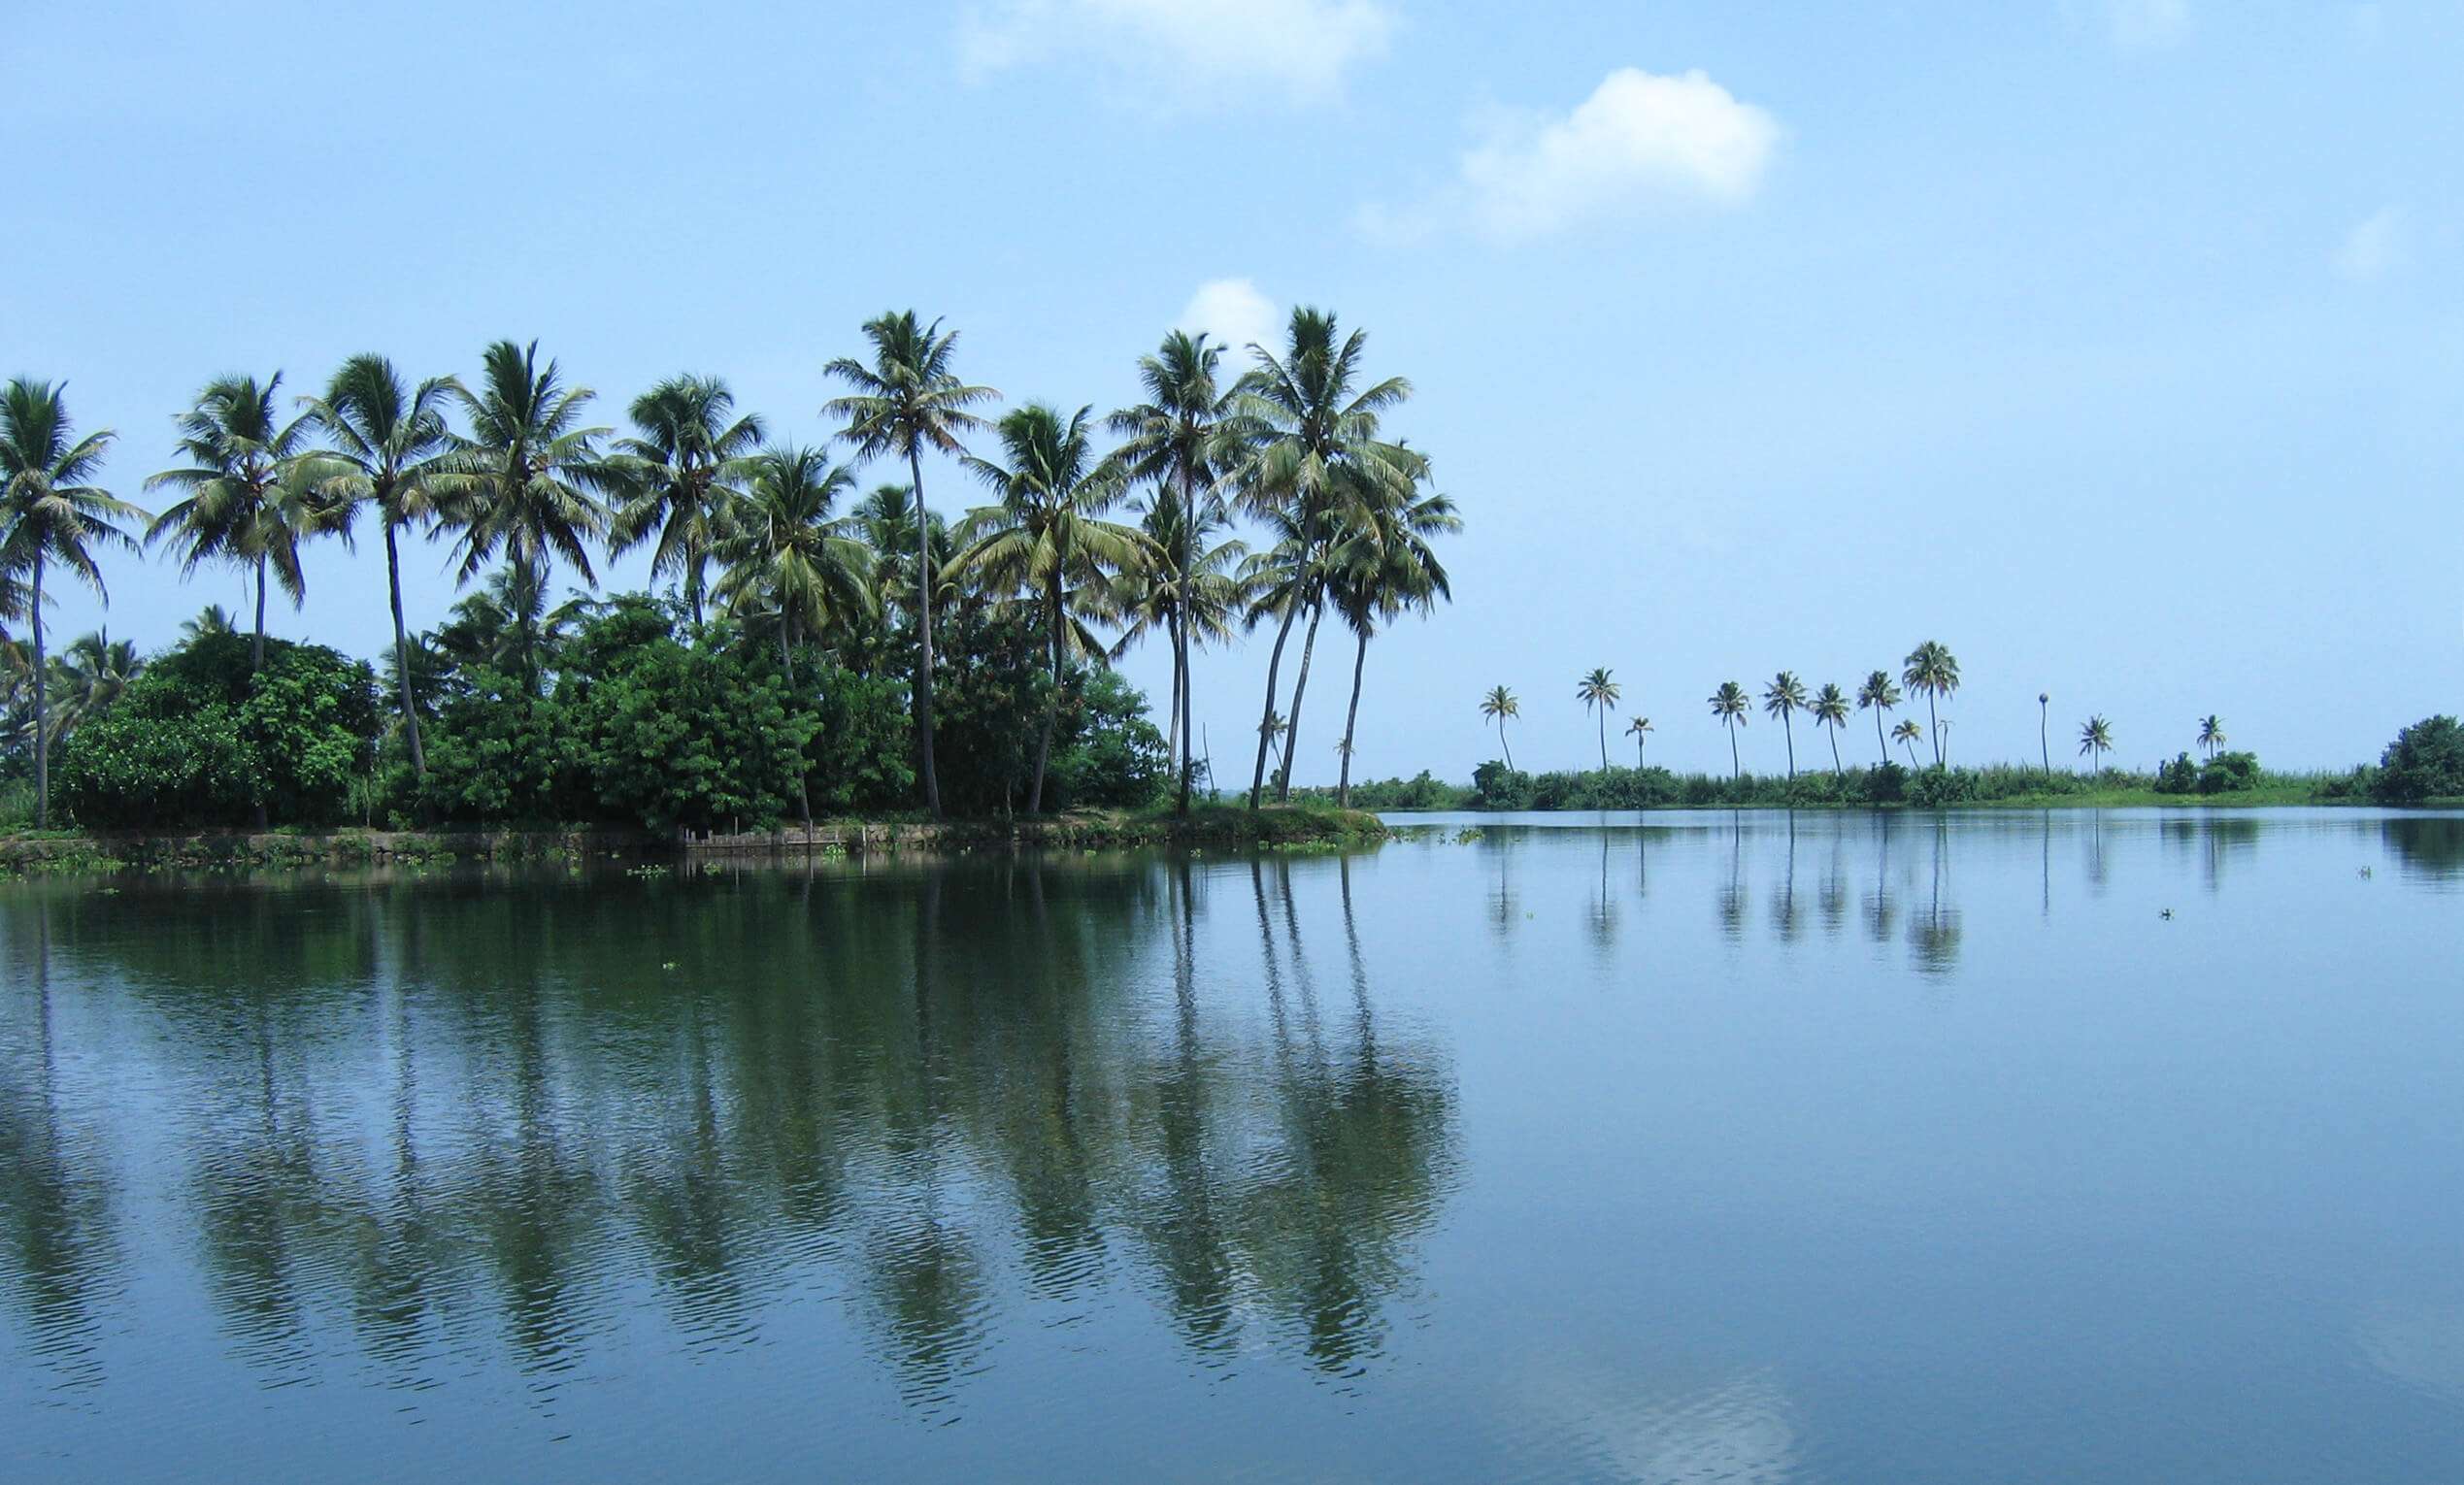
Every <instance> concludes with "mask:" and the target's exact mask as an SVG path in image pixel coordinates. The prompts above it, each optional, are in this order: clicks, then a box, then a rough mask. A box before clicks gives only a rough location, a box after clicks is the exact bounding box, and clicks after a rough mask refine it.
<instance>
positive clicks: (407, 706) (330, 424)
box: [301, 355, 461, 779]
mask: <svg viewBox="0 0 2464 1485" xmlns="http://www.w3.org/2000/svg"><path fill="white" fill-rule="evenodd" d="M460 390H461V384H460V383H459V382H457V381H455V380H453V379H452V378H450V377H430V378H429V379H427V380H424V381H422V382H420V383H419V384H418V385H417V386H416V387H406V386H405V385H404V384H403V380H402V375H401V373H399V372H397V371H395V370H394V366H393V363H392V362H391V361H388V360H386V359H385V358H384V357H383V356H380V355H357V356H352V357H351V358H350V360H348V361H345V362H344V363H343V364H342V369H341V370H340V371H337V372H335V373H334V376H333V380H331V381H329V382H327V383H326V386H325V395H324V396H322V397H306V398H302V399H301V401H302V403H303V404H304V405H305V406H306V407H307V409H308V417H309V421H310V422H311V423H312V424H313V425H314V426H315V427H316V430H317V431H318V432H319V433H321V434H322V435H323V436H324V439H325V442H326V444H327V446H329V447H330V449H331V453H330V455H329V459H330V463H331V465H332V469H333V472H332V474H330V475H329V476H328V477H327V478H326V479H323V480H322V481H321V482H320V483H319V485H318V493H319V494H321V495H323V496H324V497H325V498H326V499H327V500H329V501H331V502H332V503H333V504H334V505H335V507H336V508H337V519H338V520H340V521H341V522H342V523H343V524H344V525H345V526H348V524H349V522H350V512H354V511H356V510H357V509H358V508H359V507H360V506H363V505H365V506H369V507H372V508H373V509H374V510H375V511H376V512H377V522H378V524H379V525H381V526H383V528H384V534H385V596H386V598H387V600H388V601H389V602H390V603H391V605H392V609H393V655H394V667H395V689H396V690H397V691H398V692H399V693H400V698H399V700H400V704H401V707H402V730H403V736H404V738H405V740H406V741H407V742H408V743H409V745H410V748H411V770H412V772H413V774H415V775H416V776H418V777H419V778H422V779H424V778H426V777H427V776H428V759H427V752H426V750H425V749H424V748H423V747H422V746H421V745H420V742H419V709H418V706H417V698H416V693H415V691H414V689H413V684H412V678H411V672H410V670H409V662H408V660H407V658H406V657H407V656H408V655H409V654H410V652H411V644H410V630H409V628H408V626H406V625H405V624H404V622H403V618H402V554H401V551H400V548H399V545H398V544H397V542H396V540H395V534H396V533H397V532H399V531H400V530H402V529H403V528H404V527H406V526H416V525H421V524H424V523H426V522H428V521H431V520H433V519H435V518H436V514H437V505H438V501H439V499H440V498H441V497H442V495H443V492H444V485H445V482H446V481H445V470H446V463H447V460H448V459H449V458H450V456H451V454H452V451H453V431H452V430H451V429H450V428H449V427H447V426H446V421H445V405H446V403H447V401H448V400H449V399H450V398H451V397H452V396H453V395H454V394H455V393H457V392H459V391H460Z"/></svg>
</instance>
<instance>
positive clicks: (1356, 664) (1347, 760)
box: [1335, 629, 1369, 809]
mask: <svg viewBox="0 0 2464 1485" xmlns="http://www.w3.org/2000/svg"><path fill="white" fill-rule="evenodd" d="M1368 663H1369V631H1368V630H1366V629H1364V630H1362V631H1360V647H1359V648H1358V649H1355V650H1353V651H1352V656H1351V708H1350V710H1348V711H1346V712H1345V713H1344V772H1343V777H1342V779H1341V780H1340V781H1339V782H1337V783H1336V785H1335V803H1336V805H1337V806H1339V807H1340V808H1342V809H1350V808H1351V737H1352V729H1353V728H1354V727H1357V726H1358V725H1359V723H1360V672H1361V668H1362V667H1364V666H1366V665H1367V664H1368Z"/></svg>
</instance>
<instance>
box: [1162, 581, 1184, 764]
mask: <svg viewBox="0 0 2464 1485" xmlns="http://www.w3.org/2000/svg"><path fill="white" fill-rule="evenodd" d="M1164 645H1165V647H1167V648H1169V649H1170V650H1171V651H1172V701H1171V704H1170V705H1169V706H1167V707H1166V708H1165V709H1164V757H1165V758H1167V759H1169V760H1170V761H1171V763H1172V766H1173V767H1174V768H1179V767H1181V688H1182V684H1183V679H1182V674H1181V615H1179V614H1178V613H1166V614H1165V615H1164Z"/></svg>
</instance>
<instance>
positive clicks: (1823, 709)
mask: <svg viewBox="0 0 2464 1485" xmlns="http://www.w3.org/2000/svg"><path fill="white" fill-rule="evenodd" d="M1807 710H1810V711H1812V712H1813V713H1814V725H1815V726H1816V727H1825V728H1828V729H1830V733H1831V773H1832V775H1833V776H1835V777H1840V778H1846V777H1847V776H1848V770H1847V769H1846V768H1843V767H1842V766H1841V764H1840V729H1841V728H1843V727H1846V726H1847V725H1848V693H1847V692H1846V691H1843V690H1841V689H1840V686H1839V682H1837V681H1834V680H1826V681H1824V682H1822V689H1821V690H1819V691H1816V692H1815V693H1814V702H1813V705H1812V706H1810V707H1809V708H1808V709H1807Z"/></svg>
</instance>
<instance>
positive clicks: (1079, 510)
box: [952, 402, 1155, 814]
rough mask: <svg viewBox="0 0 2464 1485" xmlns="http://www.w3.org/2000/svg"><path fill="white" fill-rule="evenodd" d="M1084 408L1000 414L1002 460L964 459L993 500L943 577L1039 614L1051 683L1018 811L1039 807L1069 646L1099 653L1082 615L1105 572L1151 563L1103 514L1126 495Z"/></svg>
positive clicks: (1128, 533) (1098, 593) (1132, 533)
mask: <svg viewBox="0 0 2464 1485" xmlns="http://www.w3.org/2000/svg"><path fill="white" fill-rule="evenodd" d="M1092 413H1093V410H1092V409H1089V408H1081V409H1079V410H1078V412H1077V413H1073V414H1071V415H1070V416H1069V417H1067V418H1063V417H1062V415H1061V413H1059V411H1058V410H1056V409H1054V408H1050V407H1048V406H1046V405H1045V404H1043V403H1035V402H1031V403H1028V404H1027V405H1026V406H1025V407H1022V408H1019V409H1018V410H1016V412H1014V413H1010V414H1009V415H1008V416H1006V417H1004V418H1002V419H1001V422H1000V424H999V427H998V429H997V432H998V435H999V439H1000V444H1001V460H1000V461H999V462H997V463H996V462H995V461H993V460H990V459H980V458H976V457H974V456H972V455H970V456H968V458H967V460H966V465H967V468H968V469H969V470H971V471H973V472H974V474H975V475H976V477H977V478H978V479H982V480H983V482H984V483H985V484H987V485H989V486H990V487H991V488H992V490H993V491H994V493H995V494H997V495H998V496H999V497H1000V502H1001V503H1000V504H999V505H994V506H984V507H981V508H979V509H977V510H975V511H971V512H968V514H967V519H966V521H965V523H964V524H963V525H962V527H961V528H960V537H961V540H962V541H963V542H964V543H965V545H964V546H962V547H961V549H960V550H959V553H958V560H957V561H956V562H955V563H954V564H952V575H953V576H956V577H963V578H976V579H978V580H980V581H982V583H983V584H984V585H985V586H986V587H988V588H991V589H994V590H996V591H1000V590H1022V591H1024V592H1025V593H1027V594H1028V595H1029V596H1030V601H1031V602H1033V603H1034V604H1035V605H1036V606H1037V607H1039V608H1040V609H1042V610H1043V616H1044V623H1045V634H1046V637H1047V641H1048V643H1049V645H1050V651H1051V667H1052V685H1051V689H1050V690H1049V691H1048V692H1046V693H1045V698H1044V724H1043V728H1042V730H1041V732H1040V733H1039V734H1038V735H1037V738H1036V743H1035V782H1034V783H1033V784H1031V785H1029V786H1028V789H1027V813H1029V814H1040V813H1042V812H1043V809H1044V772H1045V764H1046V762H1047V761H1048V760H1049V757H1050V755H1051V749H1052V721H1053V718H1054V717H1056V716H1057V715H1058V714H1059V712H1060V706H1061V686H1062V681H1063V677H1064V667H1065V664H1066V661H1067V656H1068V654H1069V652H1070V651H1071V650H1072V649H1073V648H1075V649H1079V650H1081V651H1084V652H1089V653H1092V654H1094V655H1095V656H1096V657H1098V659H1101V658H1102V657H1103V655H1104V654H1105V650H1104V648H1103V646H1101V645H1099V644H1092V643H1091V641H1090V640H1089V639H1088V638H1087V637H1086V635H1085V634H1084V632H1083V624H1082V621H1083V619H1084V618H1085V617H1087V616H1089V615H1090V614H1092V613H1093V612H1096V611H1100V610H1101V609H1102V607H1103V593H1104V586H1105V583H1106V581H1107V580H1108V578H1110V577H1111V575H1113V574H1115V573H1117V572H1120V571H1122V570H1124V569H1127V568H1134V567H1140V566H1144V565H1146V564H1148V563H1149V562H1150V561H1151V560H1152V559H1153V557H1154V555H1155V553H1154V551H1153V549H1152V548H1151V547H1150V546H1149V544H1148V542H1147V536H1146V533H1145V532H1142V531H1140V530H1139V529H1138V528H1137V527H1135V526H1124V525H1122V524H1120V523H1119V522H1116V521H1109V520H1106V519H1104V514H1105V512H1108V511H1110V510H1112V508H1113V507H1114V506H1115V505H1118V504H1119V503H1120V501H1121V498H1122V497H1123V496H1124V495H1125V494H1126V493H1127V486H1126V485H1125V483H1124V482H1123V480H1122V477H1121V471H1120V470H1119V469H1118V467H1116V466H1115V465H1113V464H1111V463H1109V462H1106V461H1104V460H1102V459H1099V458H1098V457H1097V456H1096V453H1095V447H1094V427H1093V421H1092Z"/></svg>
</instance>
